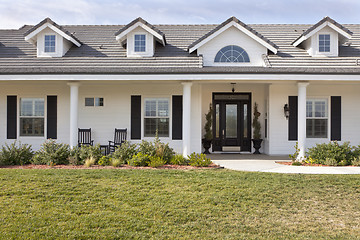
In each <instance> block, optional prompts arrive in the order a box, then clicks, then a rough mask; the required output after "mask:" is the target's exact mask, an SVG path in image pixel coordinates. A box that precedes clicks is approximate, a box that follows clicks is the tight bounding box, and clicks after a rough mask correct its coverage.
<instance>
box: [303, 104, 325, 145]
mask: <svg viewBox="0 0 360 240" xmlns="http://www.w3.org/2000/svg"><path fill="white" fill-rule="evenodd" d="M327 133H328V101H327V100H326V99H310V100H307V101H306V137H307V138H327V135H328V134H327Z"/></svg>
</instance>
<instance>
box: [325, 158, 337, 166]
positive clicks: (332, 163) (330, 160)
mask: <svg viewBox="0 0 360 240" xmlns="http://www.w3.org/2000/svg"><path fill="white" fill-rule="evenodd" d="M324 164H325V165H328V166H337V165H338V162H337V161H336V159H334V158H326V159H325V161H324Z"/></svg>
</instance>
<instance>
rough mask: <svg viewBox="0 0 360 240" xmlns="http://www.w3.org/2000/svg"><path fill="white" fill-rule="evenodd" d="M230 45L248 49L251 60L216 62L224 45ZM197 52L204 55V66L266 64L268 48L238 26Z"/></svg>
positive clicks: (212, 40) (223, 33)
mask: <svg viewBox="0 0 360 240" xmlns="http://www.w3.org/2000/svg"><path fill="white" fill-rule="evenodd" d="M230 45H235V46H238V47H240V48H242V49H243V50H244V51H246V53H247V55H248V56H249V59H250V62H243V63H236V62H234V63H229V62H227V63H222V62H214V60H215V56H216V54H217V53H218V52H219V51H220V50H221V49H222V48H223V47H226V46H230ZM197 53H198V55H202V56H203V64H204V66H264V61H263V55H264V54H265V55H266V54H267V48H266V47H264V46H263V45H262V44H260V43H258V42H256V41H254V40H253V39H252V38H251V37H249V36H248V35H247V34H245V33H243V32H241V31H239V30H238V29H237V28H235V27H231V28H228V29H226V30H225V31H223V32H222V33H221V34H220V35H218V36H216V37H214V38H212V39H211V40H209V41H208V42H206V43H205V44H204V45H202V46H201V47H199V48H198V49H197Z"/></svg>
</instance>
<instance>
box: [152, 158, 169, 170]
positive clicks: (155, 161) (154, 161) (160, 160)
mask: <svg viewBox="0 0 360 240" xmlns="http://www.w3.org/2000/svg"><path fill="white" fill-rule="evenodd" d="M165 164H166V160H165V159H163V158H162V157H158V156H150V157H149V166H150V167H153V168H158V167H161V166H164V165H165Z"/></svg>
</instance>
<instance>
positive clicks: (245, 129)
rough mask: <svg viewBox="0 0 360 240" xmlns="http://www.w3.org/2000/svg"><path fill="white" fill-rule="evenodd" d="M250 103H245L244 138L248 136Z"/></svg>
mask: <svg viewBox="0 0 360 240" xmlns="http://www.w3.org/2000/svg"><path fill="white" fill-rule="evenodd" d="M247 110H248V105H247V103H245V104H244V135H243V136H244V138H247V136H248V112H247Z"/></svg>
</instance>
